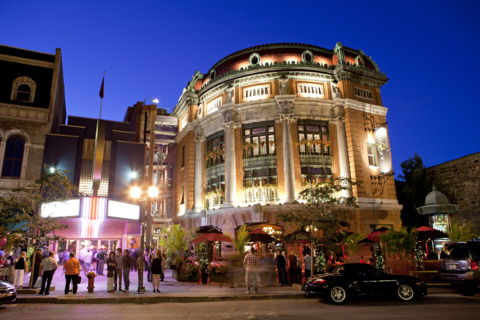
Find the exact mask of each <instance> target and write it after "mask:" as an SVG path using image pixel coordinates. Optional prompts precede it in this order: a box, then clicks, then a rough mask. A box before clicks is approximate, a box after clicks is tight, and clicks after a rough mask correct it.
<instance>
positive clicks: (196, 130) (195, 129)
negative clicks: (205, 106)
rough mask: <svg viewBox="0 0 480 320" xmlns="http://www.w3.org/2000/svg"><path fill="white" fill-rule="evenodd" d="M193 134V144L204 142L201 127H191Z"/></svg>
mask: <svg viewBox="0 0 480 320" xmlns="http://www.w3.org/2000/svg"><path fill="white" fill-rule="evenodd" d="M193 132H194V133H195V137H194V140H195V142H203V141H205V135H204V134H203V130H202V127H201V126H200V125H199V124H197V123H195V124H194V127H193Z"/></svg>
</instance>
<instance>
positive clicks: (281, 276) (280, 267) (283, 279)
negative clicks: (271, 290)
mask: <svg viewBox="0 0 480 320" xmlns="http://www.w3.org/2000/svg"><path fill="white" fill-rule="evenodd" d="M275 265H276V266H277V272H278V281H279V282H280V286H286V285H287V269H286V265H287V260H286V259H285V257H284V255H283V254H282V252H280V253H279V254H278V255H277V257H276V258H275Z"/></svg>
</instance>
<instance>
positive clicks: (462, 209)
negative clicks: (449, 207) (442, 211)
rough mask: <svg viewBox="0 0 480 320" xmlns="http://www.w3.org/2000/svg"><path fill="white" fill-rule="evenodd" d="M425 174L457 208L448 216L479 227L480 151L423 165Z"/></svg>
mask: <svg viewBox="0 0 480 320" xmlns="http://www.w3.org/2000/svg"><path fill="white" fill-rule="evenodd" d="M426 172H427V176H428V177H429V178H431V179H432V182H433V184H434V185H435V187H436V188H437V189H438V190H439V191H441V192H443V193H444V194H445V195H446V196H447V198H448V199H449V200H450V202H452V203H455V204H456V205H457V212H456V213H453V214H450V217H451V218H452V219H453V220H454V221H457V222H458V223H460V224H466V223H468V224H470V225H471V226H472V228H474V229H475V230H480V152H477V153H474V154H471V155H468V156H464V157H461V158H458V159H455V160H451V161H447V162H444V163H441V164H439V165H436V166H432V167H429V168H426Z"/></svg>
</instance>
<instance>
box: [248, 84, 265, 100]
mask: <svg viewBox="0 0 480 320" xmlns="http://www.w3.org/2000/svg"><path fill="white" fill-rule="evenodd" d="M270 93H271V90H270V85H269V84H267V85H261V86H254V87H248V88H245V89H243V99H244V100H249V101H252V100H260V99H265V98H266V97H267V96H269V95H270Z"/></svg>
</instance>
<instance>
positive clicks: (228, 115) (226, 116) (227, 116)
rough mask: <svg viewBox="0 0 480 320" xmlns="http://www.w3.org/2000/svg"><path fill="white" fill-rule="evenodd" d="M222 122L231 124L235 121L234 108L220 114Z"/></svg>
mask: <svg viewBox="0 0 480 320" xmlns="http://www.w3.org/2000/svg"><path fill="white" fill-rule="evenodd" d="M222 115H223V121H224V122H231V121H235V120H236V117H237V110H235V108H229V109H226V110H224V111H223V112H222Z"/></svg>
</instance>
